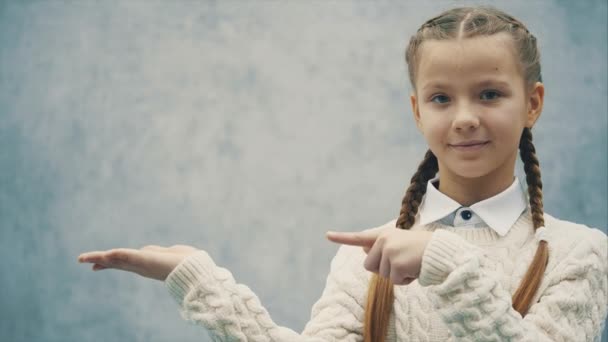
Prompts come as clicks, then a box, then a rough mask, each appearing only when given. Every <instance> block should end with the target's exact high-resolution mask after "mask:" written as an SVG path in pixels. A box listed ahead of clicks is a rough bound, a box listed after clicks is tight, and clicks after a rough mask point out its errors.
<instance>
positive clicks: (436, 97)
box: [431, 95, 449, 104]
mask: <svg viewBox="0 0 608 342" xmlns="http://www.w3.org/2000/svg"><path fill="white" fill-rule="evenodd" d="M435 99H440V100H446V102H447V100H449V99H448V97H447V96H445V95H435V96H433V97H432V98H431V102H435V103H439V104H443V103H446V102H441V101H440V102H437V101H435Z"/></svg>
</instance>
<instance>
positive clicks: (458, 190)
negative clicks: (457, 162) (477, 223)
mask: <svg viewBox="0 0 608 342" xmlns="http://www.w3.org/2000/svg"><path fill="white" fill-rule="evenodd" d="M446 170H447V168H445V167H443V168H442V167H441V165H440V167H439V180H440V182H439V188H438V190H439V191H440V192H442V193H443V194H445V195H446V196H448V197H450V198H451V199H453V200H454V201H456V202H458V203H460V205H462V206H465V207H469V206H471V205H473V204H474V203H477V202H479V201H483V200H484V199H487V198H490V197H493V196H495V195H497V194H499V193H501V192H503V191H505V190H506V189H507V188H508V187H509V186H511V184H513V179H514V175H515V173H514V171H515V170H514V167H511V168H508V167H507V168H504V167H499V168H498V169H496V170H494V171H493V172H490V173H488V174H486V175H483V176H481V177H476V178H467V177H462V176H459V175H457V174H455V173H453V172H449V171H446Z"/></svg>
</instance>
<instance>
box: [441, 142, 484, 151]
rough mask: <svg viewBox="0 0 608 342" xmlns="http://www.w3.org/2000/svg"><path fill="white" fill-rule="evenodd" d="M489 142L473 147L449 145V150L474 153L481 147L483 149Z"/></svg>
mask: <svg viewBox="0 0 608 342" xmlns="http://www.w3.org/2000/svg"><path fill="white" fill-rule="evenodd" d="M489 143H490V142H489V141H486V142H484V143H481V144H473V145H449V146H450V147H451V148H453V149H455V150H457V151H476V150H480V149H482V148H483V147H485V146H486V145H487V144H489Z"/></svg>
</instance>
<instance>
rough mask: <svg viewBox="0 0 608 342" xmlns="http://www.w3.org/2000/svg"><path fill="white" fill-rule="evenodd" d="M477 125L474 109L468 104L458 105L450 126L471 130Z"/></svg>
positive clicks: (461, 129) (477, 118)
mask: <svg viewBox="0 0 608 342" xmlns="http://www.w3.org/2000/svg"><path fill="white" fill-rule="evenodd" d="M477 127H479V117H478V116H477V115H476V114H475V111H474V109H473V108H472V107H470V106H460V108H458V109H456V114H455V115H454V120H453V121H452V128H454V129H456V130H458V131H463V130H472V129H475V128H477Z"/></svg>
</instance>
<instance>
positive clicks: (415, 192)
mask: <svg viewBox="0 0 608 342" xmlns="http://www.w3.org/2000/svg"><path fill="white" fill-rule="evenodd" d="M437 171H438V165H437V157H435V155H434V154H433V152H432V151H431V150H427V152H426V154H425V156H424V159H423V160H422V162H421V163H420V165H419V166H418V170H417V171H416V173H414V175H413V176H412V179H411V180H410V186H409V187H408V189H407V191H406V193H405V196H404V197H403V200H402V201H401V211H400V212H399V218H398V219H397V224H396V226H397V228H401V229H410V227H411V226H413V225H414V221H415V220H416V214H417V213H418V207H419V206H420V202H421V200H422V196H423V195H424V193H425V192H426V184H427V182H428V181H429V180H430V179H431V178H433V177H435V175H436V174H437Z"/></svg>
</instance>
